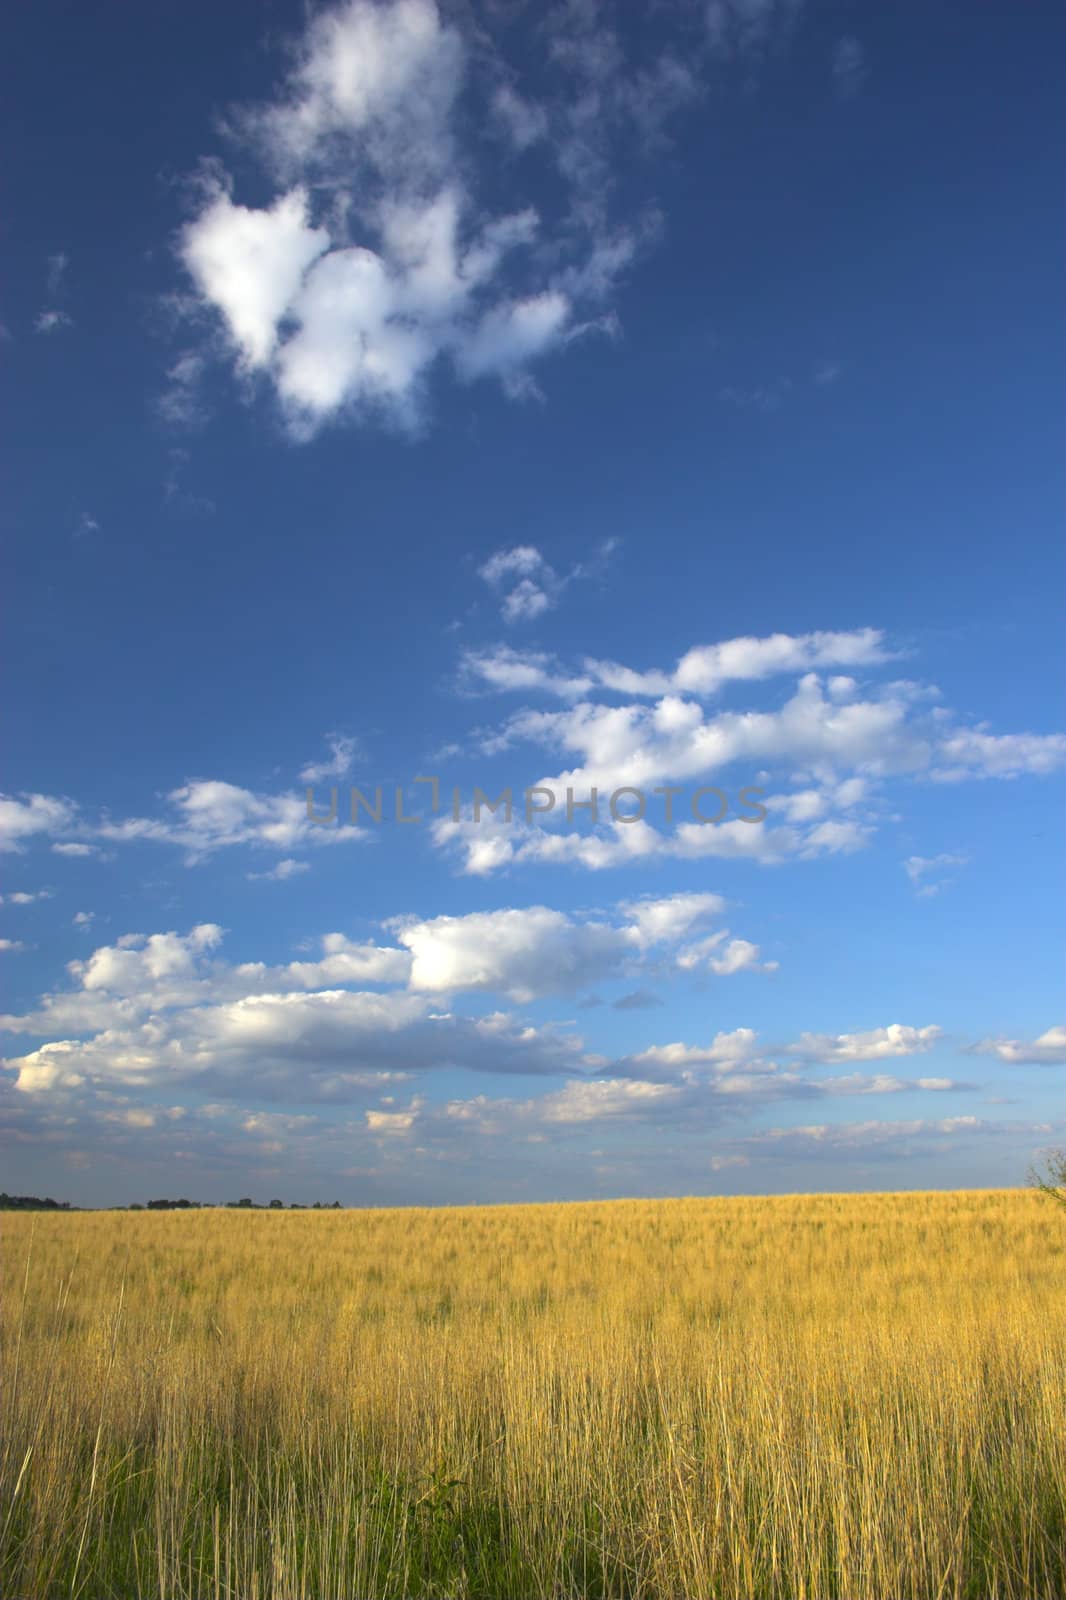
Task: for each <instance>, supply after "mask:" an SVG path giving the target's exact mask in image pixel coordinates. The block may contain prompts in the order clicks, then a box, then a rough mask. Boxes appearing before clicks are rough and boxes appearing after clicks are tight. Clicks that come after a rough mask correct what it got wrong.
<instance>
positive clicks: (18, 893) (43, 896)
mask: <svg viewBox="0 0 1066 1600" xmlns="http://www.w3.org/2000/svg"><path fill="white" fill-rule="evenodd" d="M51 898H52V891H51V889H16V890H14V892H13V893H11V894H0V906H2V905H9V906H32V905H33V903H34V901H35V900H51Z"/></svg>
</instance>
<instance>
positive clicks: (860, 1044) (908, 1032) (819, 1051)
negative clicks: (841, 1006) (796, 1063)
mask: <svg viewBox="0 0 1066 1600" xmlns="http://www.w3.org/2000/svg"><path fill="white" fill-rule="evenodd" d="M941 1037H942V1035H941V1030H940V1029H939V1028H938V1027H935V1026H932V1025H930V1026H928V1027H925V1028H913V1027H908V1026H907V1025H905V1024H904V1023H901V1022H890V1023H889V1024H888V1026H887V1027H885V1028H871V1029H869V1030H868V1032H866V1033H838V1034H828V1033H805V1034H803V1035H802V1036H801V1038H800V1039H799V1042H798V1043H797V1044H795V1045H792V1046H791V1050H792V1053H794V1054H796V1055H800V1056H804V1057H805V1058H806V1059H807V1060H809V1061H821V1062H826V1063H831V1062H835V1061H880V1060H883V1059H885V1058H886V1057H890V1056H911V1055H916V1054H920V1053H922V1052H924V1051H926V1050H931V1049H932V1048H933V1046H934V1045H935V1044H936V1043H937V1041H938V1040H939V1039H940V1038H941Z"/></svg>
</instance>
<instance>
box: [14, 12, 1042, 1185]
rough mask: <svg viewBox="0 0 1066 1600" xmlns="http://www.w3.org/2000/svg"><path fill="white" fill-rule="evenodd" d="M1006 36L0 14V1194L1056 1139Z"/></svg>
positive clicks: (640, 16)
mask: <svg viewBox="0 0 1066 1600" xmlns="http://www.w3.org/2000/svg"><path fill="white" fill-rule="evenodd" d="M1062 34H1063V20H1062V17H1061V14H1060V8H1058V7H1053V6H1051V5H1034V6H1031V7H1027V8H1025V12H1024V15H1022V13H1020V12H1019V11H1018V9H1017V8H1016V7H1013V6H1007V5H996V6H984V7H981V8H978V9H977V10H976V11H974V10H973V9H972V8H969V7H966V8H963V7H959V6H954V5H948V4H933V5H922V6H920V7H919V6H917V5H900V6H893V7H872V6H862V5H858V4H850V5H849V4H840V5H824V6H814V5H810V4H808V5H803V4H802V3H800V0H778V3H775V0H718V3H711V4H708V5H703V6H697V5H681V4H672V3H671V4H664V5H657V6H655V7H648V8H637V7H621V6H619V7H614V8H612V7H610V6H608V5H607V4H595V3H592V0H569V3H566V0H563V3H560V4H558V5H555V6H551V7H534V6H525V5H522V4H515V5H491V4H489V5H481V6H468V5H462V4H460V5H443V4H442V5H441V6H440V8H439V9H438V8H437V7H436V6H435V5H434V4H432V3H431V0H393V3H381V4H371V3H370V0H360V3H355V4H349V5H343V6H340V7H333V8H318V9H317V10H313V11H310V12H307V11H305V10H304V9H303V8H301V7H299V6H295V5H288V4H280V3H276V4H275V3H271V4H257V5H254V6H253V5H250V4H240V3H234V4H233V5H230V6H227V7H226V8H224V10H223V11H222V12H221V13H219V12H218V10H217V8H211V9H208V8H206V7H203V6H196V5H193V6H189V5H182V6H178V5H176V4H162V5H159V6H156V7H152V8H147V9H146V8H139V9H138V8H134V9H127V8H121V9H120V8H118V7H113V8H105V10H104V11H103V12H100V11H99V10H97V11H96V12H94V13H92V14H90V13H89V12H87V11H86V10H85V8H83V7H73V6H69V5H61V4H58V3H54V0H44V3H42V4H40V5H38V6H35V7H33V8H32V9H28V10H24V12H23V14H22V15H21V16H20V17H19V19H18V24H17V35H18V37H17V41H16V48H15V49H13V51H12V52H11V65H12V67H13V68H14V71H12V72H11V73H9V78H10V83H9V88H8V95H7V103H8V115H9V117H10V118H11V120H12V123H13V127H14V130H15V132H16V133H17V136H18V143H19V148H20V150H21V152H22V160H21V163H20V164H19V167H18V169H17V170H16V171H14V172H13V173H11V174H9V177H8V190H9V195H8V206H7V216H8V223H7V227H8V233H9V237H8V240H7V247H6V251H5V260H6V269H5V272H4V275H3V276H4V297H3V307H2V313H0V314H2V319H3V328H4V335H5V337H4V339H3V346H2V350H3V357H4V362H5V368H6V372H7V375H8V383H9V385H10V387H11V390H12V399H11V400H9V403H8V407H7V432H8V439H9V443H10V448H9V450H8V452H7V455H8V474H7V477H8V493H7V495H6V496H5V507H4V510H3V513H2V517H3V523H2V526H3V533H4V540H5V546H6V552H7V555H6V563H7V568H8V576H9V583H10V589H11V592H12V594H13V596H14V601H13V603H9V606H8V608H7V615H6V628H5V647H6V651H7V654H8V657H9V660H8V663H7V665H8V681H9V682H15V683H17V684H18V693H17V694H15V695H12V696H9V699H8V705H7V718H6V738H5V752H6V760H5V771H4V798H3V799H2V800H0V844H2V846H3V851H4V854H3V867H4V872H3V884H2V893H3V902H2V904H0V938H2V948H0V963H2V971H3V975H4V978H5V984H4V996H5V1001H4V1005H5V1012H6V1015H5V1016H4V1017H3V1024H4V1027H5V1029H6V1030H7V1031H6V1033H5V1039H4V1044H3V1051H4V1061H3V1070H2V1071H0V1137H2V1140H3V1151H4V1159H3V1174H4V1177H3V1185H2V1186H3V1187H5V1188H7V1189H9V1190H15V1191H21V1192H48V1193H54V1194H56V1195H57V1196H62V1197H64V1198H69V1199H71V1200H74V1201H76V1202H81V1203H86V1204H99V1203H113V1202H118V1201H122V1200H126V1199H133V1198H144V1197H145V1196H146V1195H148V1194H156V1193H158V1194H173V1195H177V1194H187V1195H194V1196H196V1197H199V1198H203V1199H209V1200H223V1199H227V1198H233V1197H235V1196H236V1195H238V1194H253V1195H255V1196H257V1197H258V1198H260V1199H265V1198H268V1197H269V1196H271V1195H274V1194H279V1195H283V1196H284V1197H285V1198H286V1199H297V1200H308V1199H314V1198H333V1197H334V1196H336V1197H337V1198H340V1199H341V1200H343V1201H345V1202H346V1203H351V1204H359V1203H365V1204H380V1203H388V1204H393V1203H407V1202H418V1203H422V1202H433V1203H437V1202H451V1201H463V1202H466V1201H482V1200H485V1201H487V1200H522V1199H536V1198H575V1197H584V1196H601V1195H603V1196H607V1195H618V1194H666V1193H722V1192H752V1193H762V1192H782V1191H793V1190H819V1189H860V1188H880V1187H884V1188H896V1187H899V1188H913V1187H924V1186H944V1185H987V1184H1000V1183H1014V1182H1019V1181H1021V1180H1022V1179H1023V1178H1024V1175H1025V1171H1026V1168H1027V1166H1028V1164H1029V1162H1030V1161H1031V1160H1032V1159H1033V1157H1034V1155H1036V1154H1037V1153H1038V1152H1039V1151H1041V1150H1042V1149H1045V1148H1047V1147H1051V1146H1055V1145H1059V1144H1062V1143H1064V1142H1066V1118H1064V1116H1063V1109H1062V1107H1063V1099H1062V1082H1063V1067H1064V1064H1066V1026H1064V1025H1063V1017H1064V1002H1063V992H1062V981H1061V959H1062V943H1063V940H1062V935H1063V925H1062V909H1061V881H1062V866H1063V861H1062V856H1063V849H1062V845H1063V835H1062V826H1061V815H1062V810H1061V808H1062V787H1063V784H1062V774H1063V769H1064V768H1066V732H1064V729H1066V708H1064V706H1063V700H1062V693H1061V676H1062V674H1061V665H1062V660H1061V645H1060V638H1061V607H1062V578H1063V571H1062V511H1063V468H1062V452H1061V432H1062V423H1063V406H1062V387H1061V348H1062V312H1061V281H1062V271H1063V265H1064V261H1063V256H1064V249H1063V243H1064V241H1063V232H1062V224H1061V208H1060V207H1059V205H1058V203H1057V201H1058V189H1059V181H1058V180H1060V179H1061V168H1062V154H1063V138H1062V134H1063V129H1062V117H1061V103H1062V89H1063V84H1062V68H1061V62H1062V60H1063V53H1062V45H1063V42H1064V41H1063V38H1062ZM426 776H436V777H437V779H438V781H439V800H440V810H439V811H438V812H437V814H433V812H432V810H431V786H430V785H428V784H421V785H420V784H417V783H416V782H415V779H416V778H419V777H426ZM308 785H310V786H311V787H312V789H313V792H314V795H315V797H316V805H317V807H318V809H319V810H320V811H324V810H325V809H326V808H327V807H328V804H329V795H330V791H331V789H332V788H336V790H337V793H338V812H339V819H338V823H337V825H336V826H333V827H329V826H319V825H315V824H313V823H311V822H309V821H308V819H307V802H306V793H307V788H308ZM353 785H357V786H358V787H359V788H360V789H361V790H363V791H364V792H365V793H366V795H367V796H368V797H369V798H371V799H372V798H373V793H374V790H375V789H376V788H377V787H378V786H380V787H381V789H382V807H383V815H382V820H381V822H380V823H377V822H374V821H372V820H370V819H368V817H367V815H366V813H365V812H363V813H361V816H360V823H359V825H358V826H353V825H352V823H351V822H350V820H349V801H350V795H351V789H352V786H353ZM475 786H477V787H480V788H482V789H483V790H484V791H485V792H486V793H487V794H488V795H489V796H490V797H491V798H493V799H495V798H496V797H497V796H498V795H499V794H500V793H501V792H502V791H504V790H510V791H511V792H512V795H513V799H514V814H513V816H512V819H511V821H510V823H507V822H505V821H504V820H503V817H502V814H500V815H497V816H496V817H493V816H492V815H489V814H485V813H483V814H482V815H481V817H480V819H478V820H475V819H474V817H473V815H472V801H473V797H474V790H475ZM534 786H539V787H543V788H547V789H548V790H549V791H550V792H551V794H552V796H553V798H555V799H556V801H557V803H556V804H555V806H554V809H553V811H552V812H551V814H550V815H531V816H530V818H529V820H528V821H527V820H526V818H525V795H526V791H527V790H529V789H531V788H532V787H534ZM664 786H671V787H673V788H674V789H675V790H676V794H675V795H674V797H673V815H672V817H671V818H670V819H668V818H667V816H666V801H665V797H664V796H663V795H662V794H659V795H656V794H655V790H656V789H659V790H661V789H662V788H663V787H664ZM397 787H398V788H399V789H400V791H401V794H402V798H403V804H404V807H405V814H407V815H415V814H417V815H420V816H421V819H422V820H421V821H419V822H417V823H413V824H410V825H404V824H398V823H397V822H396V820H395V793H396V789H397ZM593 787H595V788H596V789H597V791H598V800H599V807H600V812H599V815H598V817H597V818H596V819H595V820H593V819H592V818H591V817H590V815H589V813H588V811H587V810H585V811H580V810H579V811H576V812H575V813H574V814H573V816H572V817H571V818H570V819H569V820H568V818H567V815H566V791H567V788H570V789H571V790H572V791H573V798H574V799H575V800H577V801H582V800H587V799H588V798H589V794H590V791H591V789H592V788H593ZM708 787H714V788H716V789H718V790H719V791H721V796H722V800H723V801H724V804H725V806H726V810H725V813H724V815H723V817H722V820H721V821H720V822H702V821H697V820H695V818H694V815H693V810H692V806H693V797H694V796H695V794H696V791H697V790H699V789H701V788H708ZM745 788H753V789H755V790H757V791H758V794H757V796H756V797H755V798H756V800H757V801H758V802H759V803H761V804H762V805H764V806H765V808H766V809H765V817H764V818H763V819H762V820H755V821H751V820H744V811H743V808H742V806H741V801H740V793H741V790H742V789H745ZM620 789H626V790H637V791H639V796H640V798H639V801H638V800H636V799H634V797H633V795H632V794H630V795H628V796H622V797H620V799H619V802H618V806H619V808H620V809H621V810H623V811H625V812H629V811H632V810H633V809H634V807H635V806H636V805H637V804H638V803H639V804H642V805H643V807H644V816H643V819H642V820H639V819H638V820H637V821H635V822H631V823H623V822H621V821H618V822H615V821H613V820H612V817H611V812H610V797H611V795H612V794H613V793H614V792H615V791H617V790H620ZM456 791H457V792H458V818H456V817H455V816H453V809H452V808H453V795H454V794H455V792H456ZM534 803H539V802H536V801H535V802H534ZM696 804H697V805H698V806H699V807H700V808H701V809H702V810H703V812H704V814H705V815H712V816H713V815H714V813H715V811H716V810H717V809H718V808H719V806H720V804H721V801H719V800H718V799H716V798H715V797H714V796H708V795H704V796H703V798H702V800H700V799H697V801H696Z"/></svg>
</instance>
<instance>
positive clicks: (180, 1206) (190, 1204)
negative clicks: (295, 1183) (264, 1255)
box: [48, 1197, 341, 1211]
mask: <svg viewBox="0 0 1066 1600" xmlns="http://www.w3.org/2000/svg"><path fill="white" fill-rule="evenodd" d="M48 1203H49V1204H53V1205H54V1204H55V1202H54V1201H51V1202H48ZM112 1209H113V1210H115V1211H210V1210H223V1211H284V1210H286V1205H285V1202H284V1200H271V1202H270V1204H269V1205H265V1206H260V1205H256V1203H255V1201H254V1200H250V1199H248V1198H247V1197H246V1198H245V1199H243V1200H226V1201H225V1202H223V1204H222V1205H221V1206H216V1205H215V1202H214V1201H211V1200H149V1201H148V1203H147V1205H145V1206H142V1205H141V1204H140V1202H139V1201H137V1200H135V1201H134V1202H133V1204H132V1205H131V1206H114V1207H112ZM287 1209H288V1210H289V1211H340V1209H341V1203H340V1201H339V1200H332V1201H328V1202H327V1201H323V1200H316V1201H315V1202H314V1204H313V1205H310V1206H305V1205H301V1204H300V1202H299V1201H298V1200H293V1201H291V1202H290V1204H289V1206H288V1208H287Z"/></svg>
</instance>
